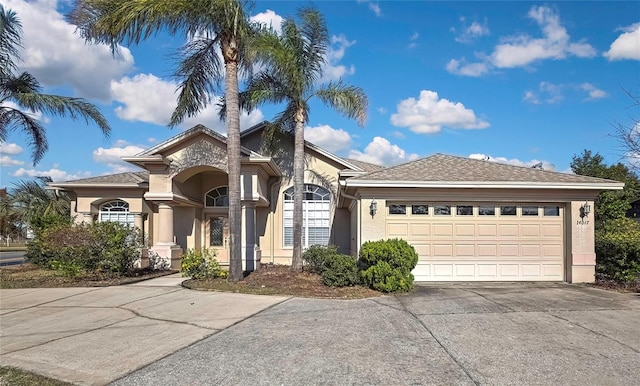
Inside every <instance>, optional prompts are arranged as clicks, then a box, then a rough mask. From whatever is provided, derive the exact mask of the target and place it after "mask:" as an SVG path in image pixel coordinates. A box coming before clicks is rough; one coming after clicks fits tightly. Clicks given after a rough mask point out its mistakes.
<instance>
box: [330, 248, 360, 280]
mask: <svg viewBox="0 0 640 386" xmlns="http://www.w3.org/2000/svg"><path fill="white" fill-rule="evenodd" d="M321 276H322V282H323V283H324V285H327V286H329V287H347V286H352V285H355V284H358V283H359V282H360V278H359V276H358V265H357V263H356V259H355V258H354V257H353V256H349V255H340V254H335V255H333V256H330V257H328V258H327V259H326V260H325V261H324V265H323V270H322V273H321Z"/></svg>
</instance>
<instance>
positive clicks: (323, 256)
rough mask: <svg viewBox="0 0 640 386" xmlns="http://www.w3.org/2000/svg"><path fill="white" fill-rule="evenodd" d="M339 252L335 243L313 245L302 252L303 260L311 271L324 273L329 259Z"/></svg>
mask: <svg viewBox="0 0 640 386" xmlns="http://www.w3.org/2000/svg"><path fill="white" fill-rule="evenodd" d="M337 254H338V247H336V246H335V245H311V246H310V247H309V248H307V250H306V251H304V253H303V254H302V261H303V262H304V265H305V267H306V268H307V269H308V270H309V272H315V273H320V274H321V273H322V271H324V267H325V265H326V262H327V260H329V259H331V258H333V257H334V256H335V255H337Z"/></svg>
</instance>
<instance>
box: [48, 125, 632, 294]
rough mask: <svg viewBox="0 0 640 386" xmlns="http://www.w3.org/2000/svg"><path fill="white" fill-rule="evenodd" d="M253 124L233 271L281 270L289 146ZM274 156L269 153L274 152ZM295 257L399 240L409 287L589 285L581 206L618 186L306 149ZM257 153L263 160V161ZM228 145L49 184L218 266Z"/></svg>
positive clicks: (589, 242) (586, 217) (287, 246)
mask: <svg viewBox="0 0 640 386" xmlns="http://www.w3.org/2000/svg"><path fill="white" fill-rule="evenodd" d="M265 127H266V123H261V124H259V125H256V126H254V127H252V128H250V129H247V130H245V131H244V132H242V134H241V141H242V145H243V148H242V162H241V164H242V177H241V178H242V179H241V185H242V193H241V197H242V224H243V233H242V251H243V252H242V253H243V266H244V267H245V269H247V270H253V269H255V268H256V267H258V265H259V264H268V263H275V264H287V263H288V262H290V258H291V252H292V245H293V188H292V180H291V178H290V176H291V170H292V154H293V152H292V143H293V141H292V140H290V139H288V138H285V139H284V140H281V141H280V142H279V143H278V146H277V150H276V151H267V150H265V146H263V145H264V143H263V142H264V141H263V132H264V129H265ZM272 149H273V147H272ZM305 153H306V172H305V197H304V219H305V221H304V225H303V245H304V246H309V245H313V244H334V245H337V246H338V247H339V249H340V251H341V252H343V253H348V254H352V255H357V254H358V250H359V247H360V245H361V244H362V243H364V242H366V241H369V240H379V239H383V238H403V239H405V240H407V241H408V242H409V243H410V244H412V245H413V246H414V247H415V249H416V251H417V252H418V254H419V256H420V257H419V262H418V265H417V267H416V268H415V270H414V271H413V273H414V275H415V277H416V280H418V281H567V282H591V281H593V280H594V271H595V252H594V221H593V215H592V214H591V212H592V207H593V200H594V198H595V197H596V195H597V194H598V193H599V192H601V191H603V190H617V189H622V187H623V184H622V183H619V182H615V181H610V180H604V179H598V178H591V177H585V176H578V175H572V174H564V173H557V172H551V171H546V170H540V169H536V168H525V167H517V166H511V165H504V164H498V163H493V162H489V161H482V160H474V159H468V158H460V157H454V156H448V155H443V154H436V155H433V156H430V157H426V158H423V159H420V160H417V161H413V162H409V163H406V164H403V165H399V166H394V167H390V168H383V167H381V166H377V165H372V164H368V163H364V162H359V161H355V160H350V159H344V158H341V157H338V156H336V155H334V154H331V153H329V152H328V151H326V150H324V149H322V148H320V147H318V146H315V145H313V144H311V143H306V148H305ZM266 154H271V156H267V155H266ZM226 159H227V152H226V138H225V137H223V136H221V135H219V134H217V133H215V132H213V131H211V130H209V129H207V128H206V127H204V126H201V125H198V126H195V127H193V128H192V129H189V130H187V131H185V132H182V133H180V134H178V135H176V136H175V137H173V138H170V139H168V140H166V141H164V142H162V143H160V144H158V145H157V146H154V147H152V148H150V149H148V150H146V151H144V152H142V153H140V154H138V155H135V156H132V157H126V158H125V161H127V162H130V163H132V164H135V165H137V166H139V167H140V168H142V169H143V170H144V171H140V172H129V173H120V174H114V175H106V176H100V177H94V178H86V179H81V180H75V181H68V182H63V183H53V184H51V186H52V187H53V188H56V189H64V190H67V191H69V192H70V194H71V196H72V197H73V202H72V206H71V207H72V209H71V210H72V213H71V214H72V215H73V216H75V219H76V221H77V222H83V221H84V222H93V221H120V222H126V223H130V224H132V225H135V226H137V227H139V228H140V229H142V230H143V231H144V232H145V234H146V235H147V238H148V241H149V246H150V248H149V249H150V251H153V252H155V253H157V254H158V255H159V256H160V257H163V258H165V259H167V260H170V261H171V263H172V265H173V266H174V267H175V266H178V265H179V261H180V260H179V259H180V254H181V252H182V251H184V250H185V249H187V248H196V249H197V248H212V249H216V250H217V253H218V259H219V261H220V262H221V263H222V264H225V263H228V258H229V257H228V252H227V241H228V233H229V229H228V210H227V209H228V208H227V206H228V196H227V166H226Z"/></svg>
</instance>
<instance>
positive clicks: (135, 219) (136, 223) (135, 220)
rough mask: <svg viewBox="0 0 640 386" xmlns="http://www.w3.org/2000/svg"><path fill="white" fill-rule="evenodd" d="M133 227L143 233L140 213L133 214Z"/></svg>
mask: <svg viewBox="0 0 640 386" xmlns="http://www.w3.org/2000/svg"><path fill="white" fill-rule="evenodd" d="M133 225H134V226H135V227H136V228H138V229H140V231H142V232H144V229H142V228H143V226H144V225H143V222H142V213H134V214H133Z"/></svg>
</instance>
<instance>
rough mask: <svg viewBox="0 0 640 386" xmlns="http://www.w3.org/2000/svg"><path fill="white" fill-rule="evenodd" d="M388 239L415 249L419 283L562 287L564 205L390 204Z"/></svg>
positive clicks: (388, 208)
mask: <svg viewBox="0 0 640 386" xmlns="http://www.w3.org/2000/svg"><path fill="white" fill-rule="evenodd" d="M386 209H387V210H385V212H386V227H385V228H386V238H402V239H404V240H407V242H409V243H410V244H411V245H413V246H414V248H415V249H416V252H417V253H418V255H419V260H418V264H417V266H416V268H415V269H414V271H413V274H414V275H415V277H416V280H417V281H562V280H564V261H565V257H564V227H563V222H564V221H563V217H564V216H563V215H564V208H563V206H562V205H560V204H558V205H550V204H548V203H547V204H539V203H524V204H520V203H519V204H515V203H453V202H438V203H430V202H421V203H415V202H414V203H398V202H388V203H387V208H386Z"/></svg>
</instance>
